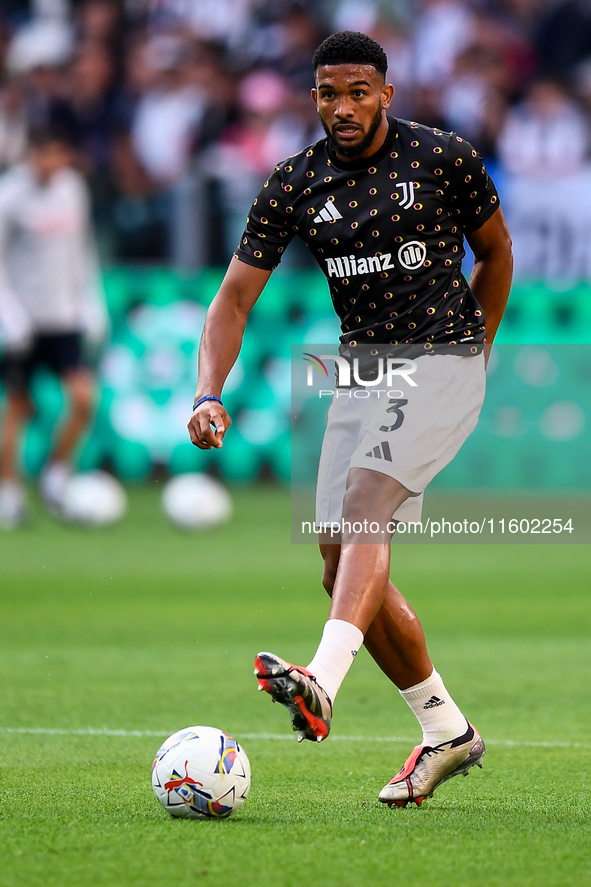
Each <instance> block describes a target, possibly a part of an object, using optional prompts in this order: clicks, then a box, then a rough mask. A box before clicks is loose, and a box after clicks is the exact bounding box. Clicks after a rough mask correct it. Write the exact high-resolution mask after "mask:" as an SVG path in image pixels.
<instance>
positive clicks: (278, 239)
mask: <svg viewBox="0 0 591 887" xmlns="http://www.w3.org/2000/svg"><path fill="white" fill-rule="evenodd" d="M286 202H287V201H286V195H285V192H284V186H283V177H282V169H281V167H280V166H278V167H276V168H275V171H274V172H273V174H272V175H271V176H270V177H269V179H268V181H266V182H265V184H264V185H263V187H262V188H261V190H260V191H259V194H258V196H257V197H256V198H255V201H254V203H253V205H252V207H251V209H250V212H249V214H248V217H247V219H246V228H245V229H244V233H243V234H242V238H241V240H240V244H239V246H238V249H237V250H236V252H235V253H234V255H235V256H236V258H238V259H240V261H241V262H246V264H247V265H254V266H255V267H256V268H262V269H263V270H265V271H272V270H273V269H274V268H276V267H277V265H278V264H279V262H280V261H281V257H282V256H283V253H284V251H285V247H286V246H287V244H288V243H289V242H290V240H291V239H292V238H293V236H294V234H295V230H294V228H293V226H292V225H291V224H290V222H289V216H288V212H289V210H290V209H291V207H286V205H285V204H286Z"/></svg>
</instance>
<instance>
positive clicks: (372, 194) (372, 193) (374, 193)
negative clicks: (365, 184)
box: [369, 188, 378, 197]
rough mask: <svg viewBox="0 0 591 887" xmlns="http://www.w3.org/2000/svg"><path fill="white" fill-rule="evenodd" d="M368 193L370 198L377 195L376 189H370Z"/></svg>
mask: <svg viewBox="0 0 591 887" xmlns="http://www.w3.org/2000/svg"><path fill="white" fill-rule="evenodd" d="M369 193H370V194H371V196H372V197H375V195H376V194H377V193H378V189H377V188H370V189H369Z"/></svg>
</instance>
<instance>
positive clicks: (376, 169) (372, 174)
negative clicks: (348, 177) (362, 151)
mask: <svg viewBox="0 0 591 887" xmlns="http://www.w3.org/2000/svg"><path fill="white" fill-rule="evenodd" d="M367 171H368V173H369V174H370V176H375V174H376V173H377V171H378V168H377V166H370V168H369V169H368V170H367Z"/></svg>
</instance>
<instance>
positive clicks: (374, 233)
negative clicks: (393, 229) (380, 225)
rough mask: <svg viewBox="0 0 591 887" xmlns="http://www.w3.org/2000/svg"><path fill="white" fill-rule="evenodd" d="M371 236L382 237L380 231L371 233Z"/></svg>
mask: <svg viewBox="0 0 591 887" xmlns="http://www.w3.org/2000/svg"><path fill="white" fill-rule="evenodd" d="M371 236H372V237H379V236H380V232H379V231H372V232H371Z"/></svg>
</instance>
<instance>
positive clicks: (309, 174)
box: [306, 169, 314, 179]
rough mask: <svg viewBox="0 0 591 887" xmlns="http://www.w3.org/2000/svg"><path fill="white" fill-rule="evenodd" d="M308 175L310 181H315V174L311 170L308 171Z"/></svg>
mask: <svg viewBox="0 0 591 887" xmlns="http://www.w3.org/2000/svg"><path fill="white" fill-rule="evenodd" d="M306 175H307V176H308V178H309V179H313V178H314V173H313V172H312V170H311V169H309V170H308V172H307V173H306Z"/></svg>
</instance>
